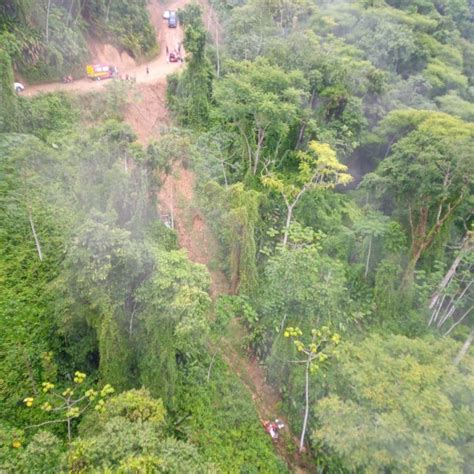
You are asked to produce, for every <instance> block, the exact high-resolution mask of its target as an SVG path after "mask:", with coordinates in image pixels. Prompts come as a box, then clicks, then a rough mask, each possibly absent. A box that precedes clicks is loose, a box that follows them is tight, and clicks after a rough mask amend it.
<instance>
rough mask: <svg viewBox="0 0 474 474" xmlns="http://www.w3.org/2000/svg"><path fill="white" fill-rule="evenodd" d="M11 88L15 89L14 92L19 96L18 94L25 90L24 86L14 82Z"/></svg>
mask: <svg viewBox="0 0 474 474" xmlns="http://www.w3.org/2000/svg"><path fill="white" fill-rule="evenodd" d="M13 87H14V89H15V92H16V93H17V94H19V93H20V92H23V91H24V90H25V86H24V85H23V84H22V83H21V82H14V83H13Z"/></svg>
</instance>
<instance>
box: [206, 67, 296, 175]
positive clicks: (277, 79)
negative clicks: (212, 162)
mask: <svg viewBox="0 0 474 474" xmlns="http://www.w3.org/2000/svg"><path fill="white" fill-rule="evenodd" d="M229 66H230V72H229V73H228V74H227V75H226V76H225V77H224V78H223V79H221V80H220V81H219V82H218V83H217V84H216V85H215V89H214V99H215V100H216V103H217V108H216V111H215V113H216V116H217V118H218V119H219V121H220V122H221V123H222V126H223V127H225V128H228V129H230V130H233V131H236V132H237V133H238V135H239V136H240V139H241V141H242V155H243V157H245V158H244V160H245V159H246V160H247V166H246V169H247V171H248V172H250V173H251V174H254V175H255V174H257V172H258V171H260V170H261V169H262V168H263V167H264V166H266V167H269V166H272V164H273V163H274V162H275V161H276V160H277V159H278V158H281V152H282V150H283V149H284V148H285V147H284V144H285V142H286V140H287V139H288V137H289V132H290V128H291V126H292V125H293V124H294V122H295V120H296V118H297V116H298V114H299V110H300V105H301V98H302V97H303V96H304V87H305V80H304V79H303V76H302V74H301V73H300V72H299V71H292V72H291V73H286V72H285V71H284V70H283V69H281V68H279V67H276V66H272V65H271V64H270V63H269V61H267V60H265V59H257V60H256V61H255V62H249V61H244V62H242V63H235V62H233V63H231V64H230V65H229ZM262 161H263V162H264V166H263V165H262Z"/></svg>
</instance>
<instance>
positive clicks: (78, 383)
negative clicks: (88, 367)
mask: <svg viewBox="0 0 474 474" xmlns="http://www.w3.org/2000/svg"><path fill="white" fill-rule="evenodd" d="M86 378H87V376H86V374H85V373H83V372H80V371H76V372H74V378H73V384H72V385H71V386H69V387H66V388H65V389H64V390H62V391H61V390H59V389H57V388H56V386H55V385H54V384H53V383H51V382H43V383H42V394H41V395H40V396H38V397H37V398H34V397H26V398H25V399H24V400H23V403H24V404H25V406H26V407H27V408H31V407H33V406H34V405H39V407H40V409H41V410H43V411H44V412H47V413H52V414H54V415H55V418H54V419H52V420H48V421H44V422H42V423H39V424H37V425H31V426H29V427H28V428H38V427H40V426H44V425H51V424H55V423H66V425H67V435H68V441H69V443H71V440H72V422H73V420H74V419H76V418H79V417H80V416H81V415H82V414H83V413H84V412H85V411H86V410H87V409H88V408H90V407H92V406H94V409H95V410H97V411H99V412H100V411H102V410H103V408H104V405H105V399H106V398H107V397H108V396H109V395H110V394H112V393H114V391H115V390H114V389H113V387H111V386H110V385H109V384H107V385H105V386H104V387H102V389H100V390H98V389H97V390H96V389H94V388H87V387H85V386H84V382H85V380H86Z"/></svg>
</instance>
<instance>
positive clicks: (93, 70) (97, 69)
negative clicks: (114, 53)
mask: <svg viewBox="0 0 474 474" xmlns="http://www.w3.org/2000/svg"><path fill="white" fill-rule="evenodd" d="M86 72H87V77H88V78H89V79H92V80H94V81H100V80H101V79H109V78H111V77H117V76H118V70H117V68H116V67H115V66H111V65H106V64H88V65H87V66H86Z"/></svg>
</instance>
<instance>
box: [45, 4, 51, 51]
mask: <svg viewBox="0 0 474 474" xmlns="http://www.w3.org/2000/svg"><path fill="white" fill-rule="evenodd" d="M50 8H51V0H48V7H47V9H46V43H48V42H49V10H50Z"/></svg>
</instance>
